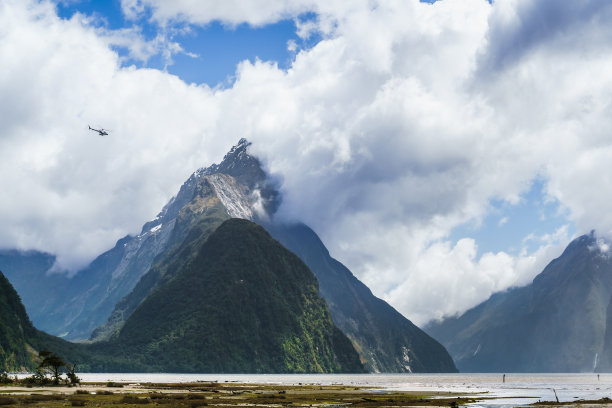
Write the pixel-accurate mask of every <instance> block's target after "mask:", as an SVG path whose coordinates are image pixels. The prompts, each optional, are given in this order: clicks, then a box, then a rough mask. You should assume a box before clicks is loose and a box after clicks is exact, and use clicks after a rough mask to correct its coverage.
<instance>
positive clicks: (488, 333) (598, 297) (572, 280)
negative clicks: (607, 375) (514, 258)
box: [426, 233, 612, 372]
mask: <svg viewBox="0 0 612 408" xmlns="http://www.w3.org/2000/svg"><path fill="white" fill-rule="evenodd" d="M608 248H609V245H607V244H606V243H605V242H604V241H603V240H601V239H598V238H597V237H596V236H595V234H594V233H591V234H589V235H583V236H581V237H578V238H576V239H575V240H574V241H572V242H571V243H570V244H569V245H568V247H567V248H566V249H565V251H564V252H563V254H562V255H561V256H559V257H558V258H557V259H554V260H553V261H551V262H550V263H549V264H548V266H546V268H544V270H543V271H542V272H541V273H540V274H539V275H538V276H536V277H535V279H534V280H533V282H532V283H531V284H530V285H527V286H525V287H520V288H514V289H510V290H508V291H506V292H502V293H496V294H494V295H493V296H491V297H490V299H488V300H487V301H485V302H483V303H481V304H480V305H478V306H476V307H474V308H473V309H471V310H468V311H467V312H465V313H464V314H463V315H461V316H459V317H455V318H448V319H445V320H444V321H442V322H440V323H433V324H431V325H429V326H428V327H426V330H427V331H428V333H430V334H431V335H432V336H434V337H436V338H437V339H439V340H440V342H441V343H442V344H444V345H445V346H446V347H447V349H448V351H449V352H450V353H451V355H452V356H453V358H454V359H455V362H456V364H457V367H458V368H459V370H461V371H469V372H593V371H594V370H598V369H601V368H602V366H601V365H599V366H598V360H600V359H601V358H602V356H603V355H604V348H606V347H605V344H606V340H605V333H606V329H607V328H608V331H609V330H610V329H611V327H610V326H608V323H607V319H608V315H607V311H608V305H609V304H610V301H611V299H612V256H611V253H610V252H609V249H608ZM610 340H612V339H610ZM610 340H607V342H608V346H610V345H612V344H610ZM608 348H609V347H608ZM607 369H608V370H609V369H610V368H607Z"/></svg>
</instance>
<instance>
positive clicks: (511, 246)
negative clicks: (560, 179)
mask: <svg viewBox="0 0 612 408" xmlns="http://www.w3.org/2000/svg"><path fill="white" fill-rule="evenodd" d="M489 204H490V207H491V210H490V211H489V213H488V214H487V216H486V217H485V218H484V219H483V220H481V222H476V221H473V222H468V223H466V224H464V225H462V226H460V227H458V228H455V229H454V230H453V232H452V233H451V235H450V237H449V239H450V240H451V241H452V242H456V241H457V240H459V239H461V238H473V239H474V240H475V241H476V244H477V245H478V255H479V256H480V255H482V254H484V253H487V252H493V253H497V252H500V251H504V252H506V253H508V254H511V255H518V254H519V253H520V252H521V251H522V250H523V249H525V250H526V251H527V252H528V253H529V252H532V251H535V250H536V249H537V248H539V247H540V246H541V245H542V241H541V240H540V239H538V237H542V236H544V235H546V234H552V233H554V232H555V231H557V230H558V229H559V228H561V227H563V226H568V233H569V235H570V236H572V235H573V234H574V233H575V226H574V225H573V223H572V222H571V221H570V220H569V219H568V218H567V216H566V215H567V214H566V213H565V212H564V211H563V210H562V209H561V207H560V205H559V202H558V201H556V200H552V199H551V198H550V197H547V195H546V193H545V180H542V179H536V180H534V181H533V183H532V185H531V188H530V189H529V191H527V192H526V193H525V194H523V195H522V196H521V199H520V200H519V202H518V203H516V204H511V203H509V202H506V201H503V200H492V201H491V202H490V203H489Z"/></svg>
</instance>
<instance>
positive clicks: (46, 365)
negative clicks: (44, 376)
mask: <svg viewBox="0 0 612 408" xmlns="http://www.w3.org/2000/svg"><path fill="white" fill-rule="evenodd" d="M38 357H40V358H42V361H41V362H40V364H39V365H38V369H48V370H51V374H52V375H53V384H55V385H58V384H59V381H60V373H59V370H60V368H61V367H65V366H66V362H64V360H62V358H61V357H59V356H57V355H55V354H53V353H52V352H50V351H46V350H42V351H40V352H39V353H38Z"/></svg>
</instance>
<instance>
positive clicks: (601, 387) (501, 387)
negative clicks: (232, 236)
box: [79, 373, 612, 408]
mask: <svg viewBox="0 0 612 408" xmlns="http://www.w3.org/2000/svg"><path fill="white" fill-rule="evenodd" d="M79 376H80V377H81V378H82V379H83V381H100V382H105V381H115V382H129V383H134V382H136V383H138V382H168V383H170V382H193V381H218V382H243V383H264V384H266V383H268V384H288V385H290V384H300V383H302V384H321V385H330V384H344V385H355V386H357V385H358V386H365V387H373V388H375V387H376V388H382V389H387V390H399V391H447V392H459V393H474V394H478V395H482V396H489V397H498V399H495V400H487V401H483V402H481V403H478V404H473V405H472V406H473V407H474V408H476V407H496V408H500V407H506V406H518V405H526V404H529V403H532V402H536V401H538V400H547V401H554V400H555V395H554V393H553V389H554V390H555V391H556V393H557V396H558V397H559V400H560V401H575V400H579V399H599V398H603V397H610V398H612V374H601V375H600V377H599V379H598V378H597V374H592V373H591V374H506V382H505V383H504V382H502V374H355V375H343V374H289V375H287V374H92V373H89V374H79Z"/></svg>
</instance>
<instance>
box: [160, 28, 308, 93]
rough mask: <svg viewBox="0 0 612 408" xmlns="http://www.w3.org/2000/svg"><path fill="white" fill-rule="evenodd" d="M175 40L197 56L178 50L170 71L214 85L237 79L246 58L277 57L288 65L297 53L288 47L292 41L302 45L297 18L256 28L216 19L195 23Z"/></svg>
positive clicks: (277, 61)
mask: <svg viewBox="0 0 612 408" xmlns="http://www.w3.org/2000/svg"><path fill="white" fill-rule="evenodd" d="M174 40H175V41H178V42H179V43H180V44H181V46H182V47H183V49H184V50H185V52H187V53H190V54H195V57H194V56H190V55H187V54H177V55H175V56H174V57H173V64H172V65H169V66H168V67H167V68H166V69H167V71H168V72H169V73H171V74H175V75H177V76H178V77H180V78H181V79H182V80H183V81H185V82H188V83H191V82H194V83H206V84H208V85H210V86H215V85H217V84H222V85H223V84H226V85H230V84H231V83H233V78H234V74H235V71H236V67H237V65H238V64H239V63H240V62H241V61H244V60H249V61H251V62H255V61H256V60H257V59H259V60H262V61H273V62H276V63H277V65H278V67H279V68H281V69H287V68H289V67H290V66H291V63H292V61H293V57H294V54H293V52H292V51H290V50H289V48H288V43H289V41H295V42H296V43H297V44H298V45H300V39H299V38H298V37H297V34H296V26H295V23H294V22H293V20H284V21H280V22H278V23H275V24H269V25H266V26H264V27H256V28H254V27H251V26H249V25H247V24H241V25H239V26H237V27H233V28H231V27H229V28H228V27H225V26H224V25H223V24H221V23H219V22H213V23H210V24H208V25H207V26H205V27H192V28H191V31H190V32H189V33H186V34H184V35H181V37H180V38H177V37H175V38H174Z"/></svg>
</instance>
